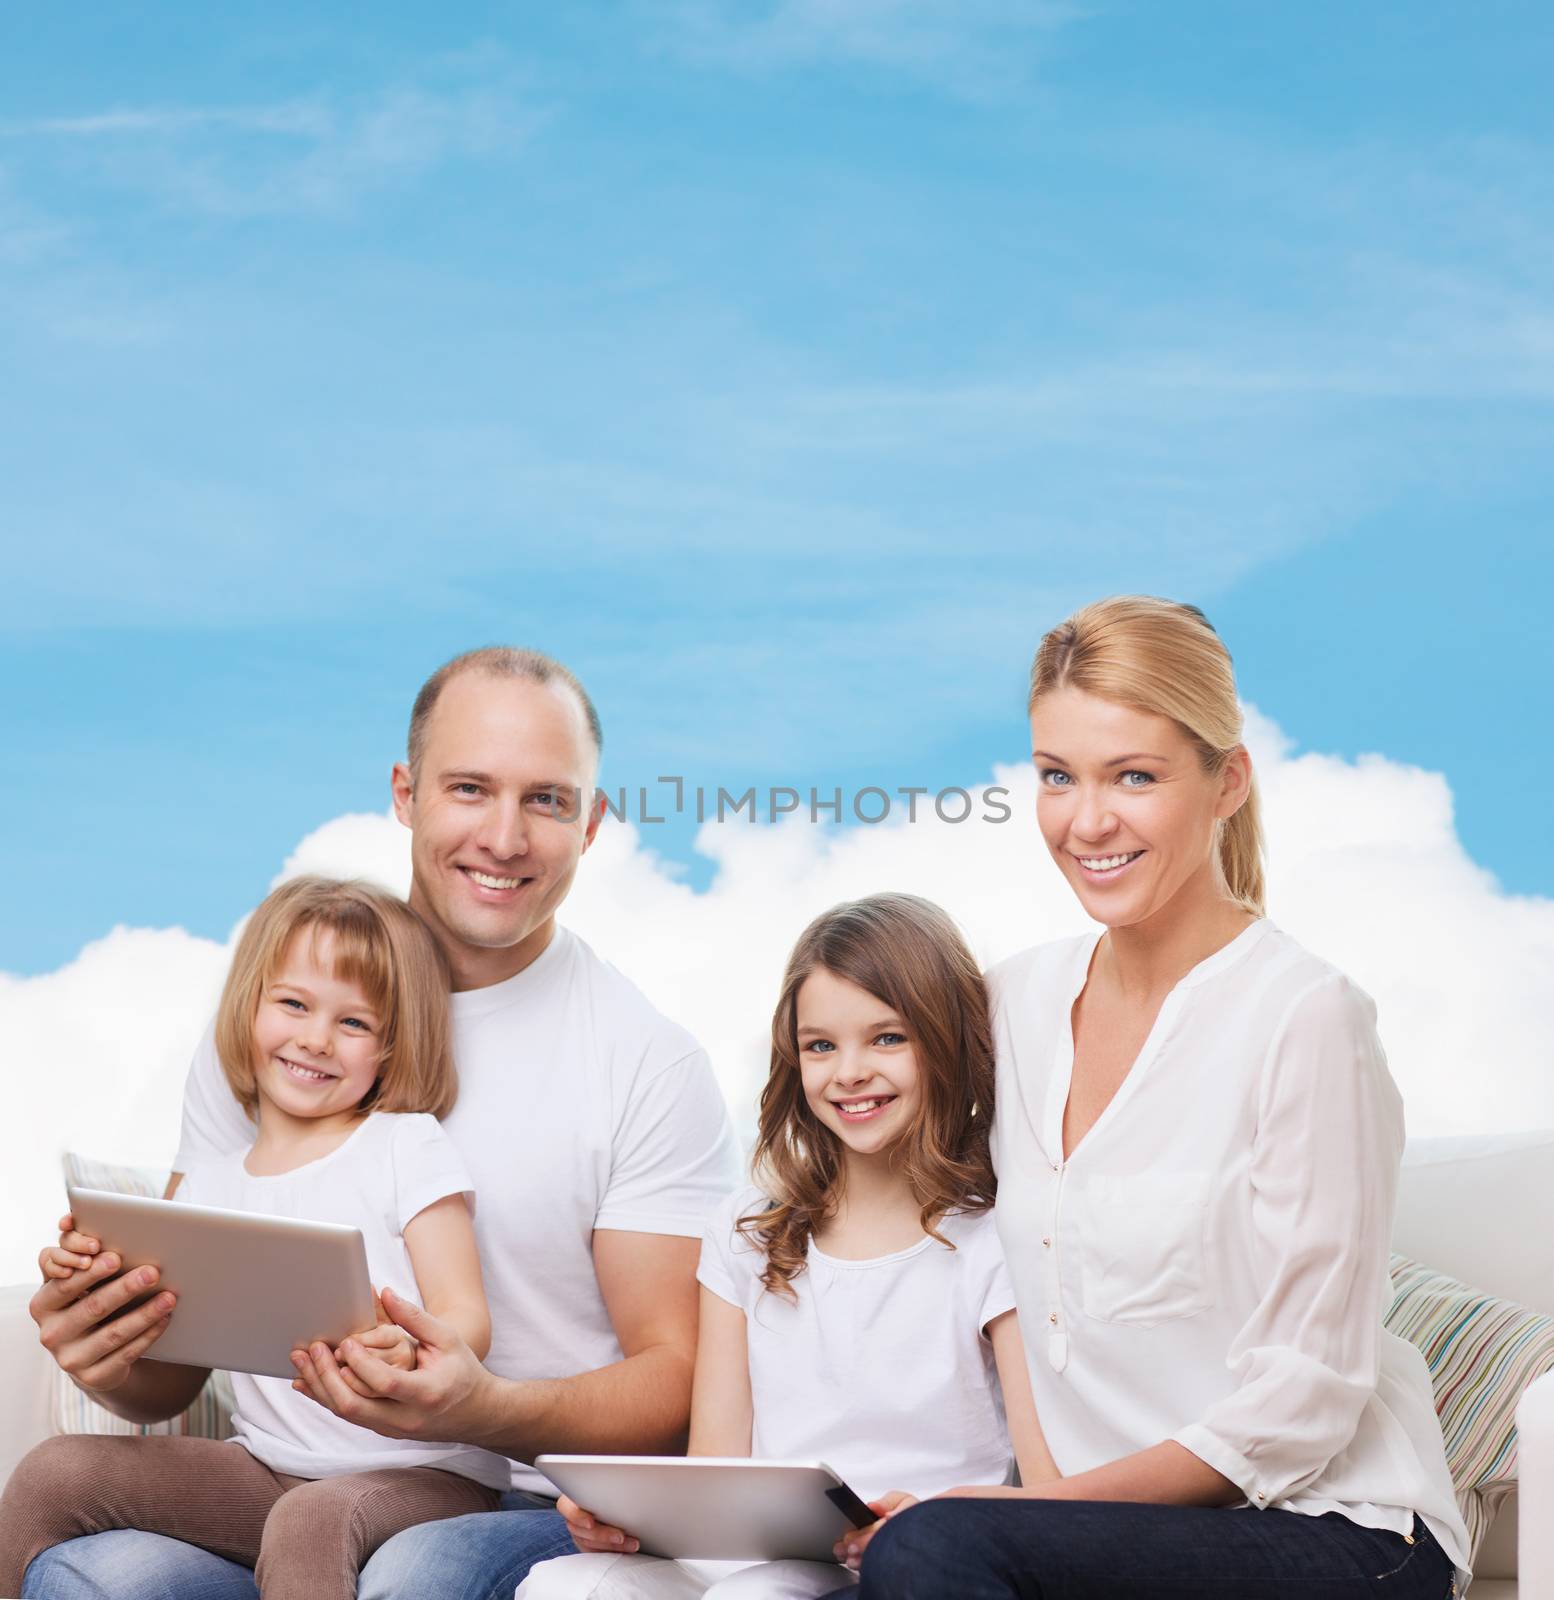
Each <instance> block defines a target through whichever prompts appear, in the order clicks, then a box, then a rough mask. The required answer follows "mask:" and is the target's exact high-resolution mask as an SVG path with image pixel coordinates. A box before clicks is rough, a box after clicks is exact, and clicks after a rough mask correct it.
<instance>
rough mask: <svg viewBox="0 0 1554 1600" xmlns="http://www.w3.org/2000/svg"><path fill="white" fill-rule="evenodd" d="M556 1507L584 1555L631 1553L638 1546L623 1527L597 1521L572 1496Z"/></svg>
mask: <svg viewBox="0 0 1554 1600" xmlns="http://www.w3.org/2000/svg"><path fill="white" fill-rule="evenodd" d="M556 1510H557V1511H559V1512H560V1513H561V1516H562V1519H563V1520H564V1521H565V1523H566V1525H567V1532H568V1533H570V1534H571V1535H572V1543H573V1544H575V1545H576V1546H577V1548H578V1549H579V1550H581V1551H582V1552H583V1553H584V1554H585V1555H607V1556H608V1555H630V1554H632V1552H633V1551H635V1550H636V1548H637V1541H636V1540H635V1539H634V1538H632V1536H631V1535H630V1534H629V1533H627V1532H626V1531H625V1529H624V1528H612V1527H611V1526H610V1525H609V1523H607V1522H600V1521H598V1520H597V1519H596V1518H595V1516H594V1514H593V1513H592V1512H591V1511H585V1510H584V1509H583V1508H582V1507H581V1506H580V1505H579V1504H578V1503H577V1501H575V1500H574V1499H572V1498H571V1496H569V1495H562V1496H561V1498H560V1499H559V1500H557V1501H556Z"/></svg>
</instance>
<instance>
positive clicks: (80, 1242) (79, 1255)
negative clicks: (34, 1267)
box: [38, 1212, 102, 1279]
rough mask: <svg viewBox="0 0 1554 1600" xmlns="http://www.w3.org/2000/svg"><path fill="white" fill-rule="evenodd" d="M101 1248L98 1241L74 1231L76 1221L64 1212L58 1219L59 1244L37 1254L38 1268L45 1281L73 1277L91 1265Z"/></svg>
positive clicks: (45, 1248) (44, 1248)
mask: <svg viewBox="0 0 1554 1600" xmlns="http://www.w3.org/2000/svg"><path fill="white" fill-rule="evenodd" d="M101 1248H102V1244H101V1242H100V1241H99V1240H97V1239H92V1238H89V1237H88V1236H87V1235H86V1234H84V1233H78V1232H77V1231H76V1219H75V1218H74V1217H72V1216H71V1215H70V1214H69V1212H66V1214H65V1215H64V1216H62V1217H61V1218H60V1219H59V1243H58V1244H50V1245H45V1246H44V1247H43V1249H42V1250H40V1251H39V1252H38V1267H39V1270H40V1271H41V1272H42V1273H43V1276H44V1278H45V1279H47V1278H69V1277H73V1276H74V1275H75V1274H76V1273H77V1272H85V1271H86V1270H87V1268H88V1267H90V1266H91V1265H92V1262H93V1261H94V1260H95V1259H96V1256H97V1252H98V1251H99V1250H100V1249H101Z"/></svg>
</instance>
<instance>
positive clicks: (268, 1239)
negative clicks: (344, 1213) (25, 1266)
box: [67, 1185, 376, 1378]
mask: <svg viewBox="0 0 1554 1600" xmlns="http://www.w3.org/2000/svg"><path fill="white" fill-rule="evenodd" d="M67 1192H68V1194H69V1196H70V1210H71V1213H72V1214H73V1215H74V1217H75V1219H76V1227H77V1228H78V1229H79V1230H80V1232H82V1233H85V1234H89V1235H91V1237H92V1238H94V1239H96V1240H97V1241H98V1242H99V1243H100V1244H101V1245H102V1247H103V1249H104V1250H112V1251H113V1252H115V1254H117V1255H118V1256H119V1258H120V1259H121V1260H122V1261H123V1263H124V1269H125V1270H126V1271H130V1270H133V1269H134V1268H135V1267H142V1266H145V1265H147V1264H148V1263H152V1264H154V1265H156V1266H157V1267H159V1268H160V1269H161V1273H162V1276H161V1281H160V1282H159V1283H158V1284H157V1286H156V1287H155V1288H154V1289H152V1290H149V1291H148V1292H147V1293H146V1294H145V1295H143V1296H142V1297H141V1298H142V1299H143V1300H144V1299H149V1298H150V1297H151V1295H153V1294H160V1293H161V1292H162V1291H163V1290H164V1289H166V1290H171V1291H172V1292H173V1293H174V1294H176V1295H177V1296H178V1304H177V1306H176V1307H175V1309H174V1311H173V1315H172V1319H171V1321H169V1323H168V1324H167V1331H166V1332H165V1333H164V1334H163V1335H162V1337H161V1338H160V1339H158V1340H157V1341H156V1343H155V1344H154V1345H152V1347H151V1348H150V1350H149V1351H148V1352H147V1355H148V1356H149V1357H150V1358H151V1359H153V1360H156V1361H173V1362H180V1363H183V1364H184V1365H187V1366H193V1367H222V1368H225V1369H226V1370H228V1371H230V1372H256V1373H260V1374H263V1375H265V1376H267V1377H271V1378H294V1377H296V1375H297V1373H296V1369H295V1368H294V1367H293V1366H292V1364H291V1352H292V1351H293V1350H295V1349H298V1348H301V1347H306V1346H307V1345H308V1344H309V1343H310V1342H311V1341H312V1340H314V1339H322V1340H324V1341H325V1343H327V1344H329V1345H331V1346H333V1345H337V1344H338V1343H339V1342H340V1341H341V1340H342V1339H344V1338H345V1337H346V1335H347V1334H352V1333H360V1332H361V1331H362V1330H363V1329H364V1328H370V1327H371V1326H372V1325H373V1323H374V1321H375V1320H376V1313H375V1311H374V1308H373V1303H372V1281H371V1279H370V1278H369V1277H368V1275H367V1250H366V1247H365V1246H364V1245H363V1244H362V1236H361V1230H360V1229H358V1228H348V1227H345V1226H343V1225H342V1224H340V1223H338V1222H300V1221H298V1220H297V1219H296V1218H294V1217H265V1216H257V1215H255V1214H254V1213H253V1212H250V1211H228V1210H224V1209H223V1208H221V1207H219V1206H197V1205H185V1204H183V1203H182V1202H180V1201H177V1200H148V1199H145V1198H144V1197H143V1196H141V1195H131V1194H110V1193H108V1192H107V1191H106V1190H102V1189H78V1188H76V1187H74V1185H70V1186H68V1187H67Z"/></svg>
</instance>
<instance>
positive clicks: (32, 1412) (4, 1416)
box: [0, 1283, 54, 1485]
mask: <svg viewBox="0 0 1554 1600" xmlns="http://www.w3.org/2000/svg"><path fill="white" fill-rule="evenodd" d="M36 1288H37V1285H36V1284H33V1283H17V1284H10V1285H8V1286H6V1287H5V1288H0V1485H4V1483H5V1482H6V1480H7V1479H8V1478H9V1477H10V1476H11V1469H12V1468H13V1467H14V1466H15V1465H16V1463H17V1462H18V1461H20V1460H21V1458H22V1457H23V1456H24V1455H26V1454H27V1452H28V1451H29V1450H31V1449H32V1447H33V1446H34V1445H35V1444H41V1443H42V1442H43V1440H45V1439H47V1438H48V1436H49V1435H50V1434H51V1433H52V1432H53V1431H54V1429H53V1405H52V1400H53V1382H52V1375H53V1372H54V1363H53V1362H52V1361H50V1360H49V1353H48V1351H47V1350H45V1349H44V1348H43V1346H42V1345H41V1344H39V1343H38V1325H37V1324H36V1323H35V1322H34V1321H33V1320H32V1318H31V1317H30V1316H28V1314H27V1302H28V1301H29V1300H30V1299H31V1298H32V1296H33V1292H34V1291H35V1290H36Z"/></svg>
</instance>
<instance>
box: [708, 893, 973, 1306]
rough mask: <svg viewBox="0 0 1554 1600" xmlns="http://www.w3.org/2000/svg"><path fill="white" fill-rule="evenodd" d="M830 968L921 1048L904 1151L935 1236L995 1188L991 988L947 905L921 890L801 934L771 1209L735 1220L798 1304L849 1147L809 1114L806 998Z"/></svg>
mask: <svg viewBox="0 0 1554 1600" xmlns="http://www.w3.org/2000/svg"><path fill="white" fill-rule="evenodd" d="M821 968H824V969H825V970H826V971H827V972H830V973H833V974H834V975H835V976H836V977H838V978H843V979H845V980H846V981H847V982H848V983H854V984H857V986H858V987H859V988H860V989H864V990H866V991H867V992H868V993H869V994H872V995H873V996H874V997H875V998H876V999H878V1000H880V1001H882V1002H883V1003H884V1004H885V1005H887V1006H889V1007H890V1008H891V1010H892V1011H894V1012H895V1013H896V1015H897V1016H899V1017H900V1018H901V1020H902V1022H903V1023H904V1024H905V1028H906V1032H907V1036H908V1038H910V1040H911V1041H912V1047H913V1051H914V1055H915V1058H916V1063H917V1073H918V1082H919V1084H920V1085H921V1093H922V1110H921V1112H920V1114H919V1116H918V1119H917V1122H916V1123H915V1125H914V1126H912V1127H910V1128H908V1129H907V1130H906V1131H905V1132H904V1133H903V1134H902V1135H901V1138H900V1141H899V1142H898V1144H897V1145H896V1146H895V1150H894V1155H895V1159H896V1161H897V1162H898V1163H899V1165H900V1168H901V1170H902V1171H903V1172H904V1174H905V1175H906V1178H907V1180H908V1182H909V1183H910V1184H911V1185H912V1189H913V1192H914V1193H915V1194H916V1195H917V1198H918V1200H919V1201H920V1202H921V1204H922V1223H923V1228H924V1230H925V1231H926V1232H927V1233H929V1234H932V1235H933V1237H934V1238H936V1239H938V1240H939V1241H940V1242H941V1243H943V1244H949V1241H948V1240H947V1239H945V1238H944V1236H943V1235H942V1234H941V1233H939V1232H938V1230H937V1228H936V1226H935V1224H936V1223H937V1222H938V1220H939V1219H940V1218H941V1217H943V1216H944V1215H945V1214H946V1213H948V1212H952V1211H985V1210H986V1209H987V1208H988V1207H989V1206H991V1205H992V1203H993V1197H994V1193H995V1191H996V1188H997V1180H996V1179H995V1178H994V1176H993V1162H992V1157H991V1155H990V1154H989V1151H988V1128H989V1124H990V1123H991V1121H992V1114H993V1038H992V1028H991V1025H990V1023H989V1021H988V1007H987V990H986V987H985V986H984V984H983V982H982V974H981V973H980V972H979V971H978V970H977V963H976V961H975V960H974V959H973V957H972V954H971V952H970V951H969V950H968V949H967V948H966V942H965V940H964V939H963V938H962V937H961V935H960V930H959V929H958V928H957V927H956V926H955V924H954V923H953V922H952V921H951V920H950V918H949V916H948V915H947V914H946V913H945V912H943V911H941V910H940V909H939V907H938V906H936V905H934V904H933V903H932V902H931V901H928V900H921V899H919V898H918V897H917V896H916V895H911V894H877V895H870V896H869V897H868V898H867V899H864V900H851V901H848V902H846V903H845V904H843V905H839V906H833V907H832V908H831V910H829V911H827V912H824V913H822V914H821V915H820V916H818V917H816V918H815V920H814V921H813V922H812V923H810V925H809V926H808V927H807V928H806V929H805V930H804V932H803V933H802V934H801V935H800V936H799V942H798V943H797V944H796V945H795V946H794V948H793V954H792V955H791V956H790V957H789V958H788V968H787V971H786V972H785V973H784V974H783V980H782V993H781V994H780V995H779V996H778V999H777V1009H776V1011H775V1013H774V1014H773V1016H772V1063H771V1073H770V1076H769V1077H768V1078H767V1080H766V1087H765V1089H764V1090H762V1092H761V1119H760V1132H759V1135H758V1137H757V1139H756V1145H755V1150H754V1152H753V1153H752V1157H751V1164H752V1167H753V1169H754V1171H755V1173H756V1176H757V1179H758V1181H759V1182H760V1183H761V1186H762V1187H763V1188H764V1189H765V1190H766V1192H767V1194H768V1195H769V1196H770V1198H771V1205H770V1206H769V1207H768V1208H767V1209H766V1210H763V1211H757V1212H752V1213H751V1214H749V1215H748V1216H743V1217H741V1218H740V1219H739V1221H738V1223H737V1224H736V1226H737V1227H738V1229H739V1231H740V1232H741V1233H743V1234H744V1235H745V1236H746V1237H748V1238H750V1239H752V1240H753V1241H754V1242H755V1243H756V1244H757V1245H758V1246H759V1248H760V1249H761V1250H762V1251H764V1253H765V1255H766V1268H765V1270H764V1271H763V1272H762V1274H761V1281H762V1283H764V1284H765V1286H766V1287H767V1289H768V1290H770V1291H771V1292H772V1293H774V1294H786V1295H788V1296H789V1297H790V1298H793V1297H794V1289H793V1283H792V1280H793V1279H794V1278H795V1277H797V1276H798V1274H799V1273H801V1272H802V1271H803V1270H804V1265H805V1258H806V1255H807V1253H808V1250H809V1241H810V1239H811V1237H812V1236H813V1234H814V1233H815V1230H816V1229H817V1228H818V1227H819V1226H820V1225H821V1223H822V1222H824V1221H825V1219H826V1218H827V1217H828V1216H830V1215H831V1214H832V1213H833V1212H834V1210H835V1208H836V1204H837V1202H838V1200H839V1199H840V1198H841V1194H842V1183H843V1180H844V1176H845V1173H844V1168H843V1165H842V1157H841V1147H840V1144H839V1142H838V1140H837V1138H836V1136H835V1135H834V1134H833V1133H832V1132H831V1130H830V1129H829V1128H827V1127H825V1125H824V1124H823V1123H822V1122H821V1121H820V1120H819V1118H817V1117H816V1116H815V1114H814V1112H813V1111H811V1110H810V1108H809V1103H808V1101H807V1100H806V1099H805V1098H804V1084H803V1079H802V1075H801V1073H800V1069H799V1045H798V1020H797V1017H798V994H799V989H800V987H801V985H802V984H803V982H804V980H805V979H806V978H808V977H809V975H810V974H811V973H812V972H815V971H817V970H819V969H821ZM952 1248H953V1247H952Z"/></svg>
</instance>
